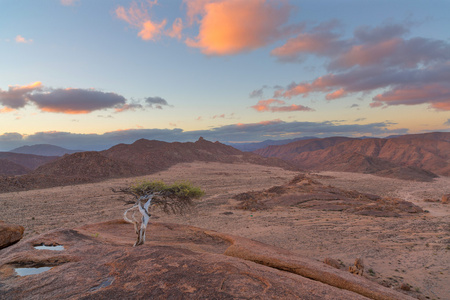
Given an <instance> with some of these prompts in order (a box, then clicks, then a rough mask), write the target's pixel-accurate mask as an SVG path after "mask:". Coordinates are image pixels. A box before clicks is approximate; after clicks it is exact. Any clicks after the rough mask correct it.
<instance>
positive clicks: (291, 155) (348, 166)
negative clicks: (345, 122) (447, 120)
mask: <svg viewBox="0 0 450 300" xmlns="http://www.w3.org/2000/svg"><path fill="white" fill-rule="evenodd" d="M255 153H257V154H260V155H262V156H265V157H278V158H281V159H284V160H287V161H290V162H292V163H294V164H295V165H296V166H298V167H300V168H305V169H313V170H330V171H331V170H332V171H347V172H361V173H370V174H378V175H383V176H392V177H397V178H403V179H413V180H431V179H432V178H433V177H435V175H434V174H432V173H435V174H438V175H443V176H450V133H445V132H436V133H426V134H416V135H405V136H399V137H394V138H386V139H378V138H368V139H351V138H340V137H333V138H324V139H313V140H306V141H299V142H295V143H291V144H287V145H283V146H270V147H267V148H265V149H260V150H257V151H255Z"/></svg>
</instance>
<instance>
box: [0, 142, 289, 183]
mask: <svg viewBox="0 0 450 300" xmlns="http://www.w3.org/2000/svg"><path fill="white" fill-rule="evenodd" d="M194 161H206V162H222V163H250V164H258V165H267V166H276V167H281V168H285V169H289V170H297V168H296V167H293V166H292V165H291V164H289V163H287V162H285V161H283V160H281V159H277V158H264V157H261V156H259V155H257V154H254V153H251V152H242V151H240V150H237V149H235V148H233V147H231V146H227V145H224V144H221V143H219V142H215V143H213V142H209V141H206V140H204V139H203V138H200V139H199V140H198V141H196V142H195V143H190V142H189V143H178V142H174V143H167V142H161V141H154V140H153V141H150V140H145V139H141V140H138V141H136V142H134V143H133V144H130V145H127V144H119V145H116V146H114V147H112V148H110V149H108V150H104V151H100V152H95V151H89V152H79V153H74V154H70V155H69V154H67V155H64V156H63V157H60V158H58V159H56V160H54V161H52V162H50V163H48V164H45V165H42V166H40V167H38V168H36V170H34V171H32V172H30V173H28V174H26V175H23V176H20V177H16V178H14V179H13V180H12V179H11V178H6V177H4V178H0V191H16V190H25V189H32V188H45V187H51V186H59V185H68V184H76V183H85V182H95V181H99V180H103V179H107V178H116V177H129V176H139V175H146V174H152V173H155V172H158V171H161V170H165V169H167V168H170V167H171V166H173V165H176V164H178V163H184V162H194Z"/></svg>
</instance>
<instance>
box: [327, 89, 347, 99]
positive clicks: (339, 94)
mask: <svg viewBox="0 0 450 300" xmlns="http://www.w3.org/2000/svg"><path fill="white" fill-rule="evenodd" d="M346 95H347V92H346V91H345V90H344V89H339V90H337V91H334V92H332V93H329V94H328V95H327V96H326V99H327V100H334V99H337V98H341V97H344V96H346Z"/></svg>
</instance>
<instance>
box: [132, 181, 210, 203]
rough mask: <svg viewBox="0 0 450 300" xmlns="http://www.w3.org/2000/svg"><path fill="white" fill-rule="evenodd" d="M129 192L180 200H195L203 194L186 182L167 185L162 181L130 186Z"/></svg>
mask: <svg viewBox="0 0 450 300" xmlns="http://www.w3.org/2000/svg"><path fill="white" fill-rule="evenodd" d="M130 190H131V191H132V192H133V193H134V194H136V195H138V196H144V195H150V194H155V193H158V194H160V195H162V196H165V197H169V198H180V199H197V198H200V197H202V196H203V195H204V194H205V192H204V191H203V190H202V189H201V188H199V187H196V186H194V185H192V184H191V183H190V182H187V181H182V182H176V183H174V184H171V185H167V184H165V183H164V182H162V181H146V180H144V181H141V182H138V183H136V184H134V185H132V186H131V187H130Z"/></svg>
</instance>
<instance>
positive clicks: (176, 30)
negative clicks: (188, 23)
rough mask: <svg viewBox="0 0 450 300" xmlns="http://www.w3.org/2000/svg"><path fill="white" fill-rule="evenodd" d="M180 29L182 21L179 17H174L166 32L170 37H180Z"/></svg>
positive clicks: (181, 28)
mask: <svg viewBox="0 0 450 300" xmlns="http://www.w3.org/2000/svg"><path fill="white" fill-rule="evenodd" d="M182 30H183V21H182V20H181V19H180V18H176V19H175V21H174V22H173V24H172V29H171V30H169V31H167V32H166V34H167V35H168V36H170V37H171V38H177V39H181V31H182Z"/></svg>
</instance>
